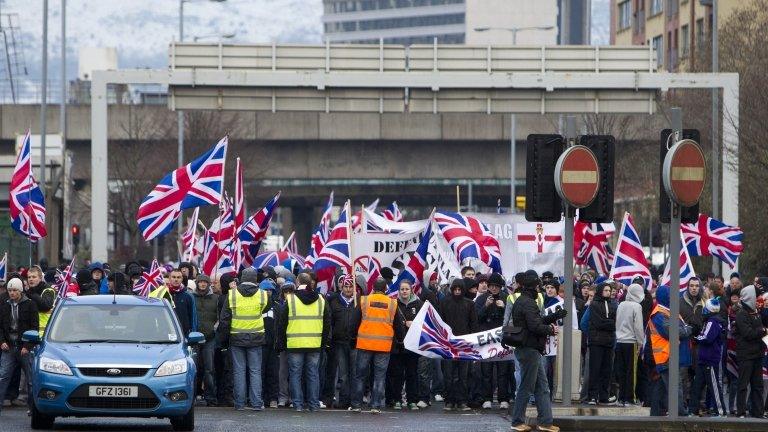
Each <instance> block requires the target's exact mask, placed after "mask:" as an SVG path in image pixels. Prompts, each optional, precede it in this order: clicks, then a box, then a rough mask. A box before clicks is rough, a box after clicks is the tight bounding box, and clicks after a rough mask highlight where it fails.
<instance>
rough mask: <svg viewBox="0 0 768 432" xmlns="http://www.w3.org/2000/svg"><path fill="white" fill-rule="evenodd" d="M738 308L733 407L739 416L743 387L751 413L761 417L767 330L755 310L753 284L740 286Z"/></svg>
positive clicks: (743, 404) (742, 413)
mask: <svg viewBox="0 0 768 432" xmlns="http://www.w3.org/2000/svg"><path fill="white" fill-rule="evenodd" d="M740 294H741V308H740V309H739V310H738V311H737V312H736V331H735V332H734V333H735V336H736V360H737V362H738V365H739V390H738V393H737V396H736V410H737V414H738V415H739V416H740V417H744V416H745V415H746V413H747V389H748V388H749V389H750V392H749V401H750V410H749V413H750V415H751V416H752V417H757V418H761V417H763V404H762V400H763V399H762V393H763V372H762V370H763V369H762V367H763V356H764V355H765V344H764V343H763V341H762V339H763V337H765V335H766V334H768V330H766V328H765V327H763V323H762V322H761V320H760V314H759V311H758V310H757V298H756V296H755V287H754V286H753V285H749V286H746V287H744V288H742V289H741V291H740Z"/></svg>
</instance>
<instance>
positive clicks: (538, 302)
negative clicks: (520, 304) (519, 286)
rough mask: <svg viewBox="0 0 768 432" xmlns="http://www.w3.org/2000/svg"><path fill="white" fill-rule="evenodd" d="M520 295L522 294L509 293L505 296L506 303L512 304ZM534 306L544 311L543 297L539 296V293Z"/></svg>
mask: <svg viewBox="0 0 768 432" xmlns="http://www.w3.org/2000/svg"><path fill="white" fill-rule="evenodd" d="M521 295H522V293H511V294H510V295H508V296H507V303H513V304H514V303H515V300H517V299H518V298H520V296H521ZM536 306H538V307H539V309H540V310H544V296H543V295H541V293H539V294H538V295H537V296H536Z"/></svg>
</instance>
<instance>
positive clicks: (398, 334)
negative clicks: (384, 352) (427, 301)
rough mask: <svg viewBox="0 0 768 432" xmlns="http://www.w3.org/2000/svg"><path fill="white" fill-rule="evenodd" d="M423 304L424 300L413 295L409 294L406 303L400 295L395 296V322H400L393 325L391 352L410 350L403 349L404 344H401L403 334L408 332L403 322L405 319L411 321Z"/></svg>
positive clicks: (403, 338)
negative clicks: (393, 334)
mask: <svg viewBox="0 0 768 432" xmlns="http://www.w3.org/2000/svg"><path fill="white" fill-rule="evenodd" d="M423 305H424V302H423V301H421V299H419V298H418V297H417V296H415V295H411V298H410V299H408V303H405V302H403V301H402V300H400V297H398V298H397V317H396V319H395V323H399V322H400V321H401V320H402V324H400V325H399V326H398V325H396V326H395V339H394V340H393V341H392V342H393V343H392V352H393V353H395V354H397V353H403V352H410V351H407V350H406V349H405V345H404V344H403V341H404V340H405V335H406V334H407V333H408V327H406V326H405V323H406V322H407V321H413V320H414V318H416V314H418V313H419V310H421V307H422V306H423ZM397 318H400V319H397ZM414 355H415V354H414Z"/></svg>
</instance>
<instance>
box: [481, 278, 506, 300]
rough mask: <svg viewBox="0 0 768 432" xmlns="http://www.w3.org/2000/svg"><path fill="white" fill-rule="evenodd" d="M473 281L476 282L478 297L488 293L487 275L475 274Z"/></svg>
mask: <svg viewBox="0 0 768 432" xmlns="http://www.w3.org/2000/svg"><path fill="white" fill-rule="evenodd" d="M475 280H476V281H477V295H478V297H479V296H481V295H483V294H485V293H486V292H488V275H487V274H485V273H477V274H475ZM502 286H503V285H502Z"/></svg>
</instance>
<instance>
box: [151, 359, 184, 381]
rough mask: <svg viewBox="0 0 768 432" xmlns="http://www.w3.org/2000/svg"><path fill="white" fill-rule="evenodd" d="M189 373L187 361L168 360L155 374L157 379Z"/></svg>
mask: <svg viewBox="0 0 768 432" xmlns="http://www.w3.org/2000/svg"><path fill="white" fill-rule="evenodd" d="M186 372H187V359H185V358H180V359H178V360H168V361H167V362H164V363H163V364H161V365H160V367H159V368H157V372H155V376H156V377H164V376H169V375H178V374H183V373H186Z"/></svg>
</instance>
